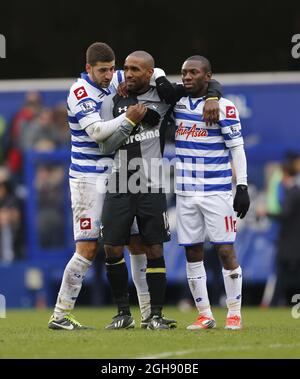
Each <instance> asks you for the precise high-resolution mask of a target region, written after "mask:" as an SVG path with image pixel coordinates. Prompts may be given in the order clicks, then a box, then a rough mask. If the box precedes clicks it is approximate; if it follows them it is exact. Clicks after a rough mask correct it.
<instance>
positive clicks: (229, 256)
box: [217, 245, 238, 270]
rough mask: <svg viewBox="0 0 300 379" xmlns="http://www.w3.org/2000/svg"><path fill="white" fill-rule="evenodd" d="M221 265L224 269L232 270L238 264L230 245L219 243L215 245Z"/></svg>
mask: <svg viewBox="0 0 300 379" xmlns="http://www.w3.org/2000/svg"><path fill="white" fill-rule="evenodd" d="M217 250H218V254H219V257H220V260H221V262H222V266H223V267H224V268H225V270H233V269H235V268H236V267H237V266H238V263H237V259H236V255H235V251H234V249H233V246H232V245H220V246H218V247H217Z"/></svg>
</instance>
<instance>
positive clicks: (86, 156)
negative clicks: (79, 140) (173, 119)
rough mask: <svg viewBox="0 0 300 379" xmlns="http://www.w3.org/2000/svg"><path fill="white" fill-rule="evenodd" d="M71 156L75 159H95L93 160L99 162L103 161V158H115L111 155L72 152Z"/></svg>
mask: <svg viewBox="0 0 300 379" xmlns="http://www.w3.org/2000/svg"><path fill="white" fill-rule="evenodd" d="M71 156H72V157H73V158H74V159H93V160H99V159H102V158H112V159H113V158H114V155H113V154H111V155H101V154H100V153H99V155H98V154H85V153H77V152H75V151H72V153H71Z"/></svg>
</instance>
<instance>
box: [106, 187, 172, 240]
mask: <svg viewBox="0 0 300 379" xmlns="http://www.w3.org/2000/svg"><path fill="white" fill-rule="evenodd" d="M134 217H136V220H137V224H138V228H139V232H140V236H141V239H142V241H143V242H144V243H145V244H146V245H154V244H160V243H163V242H167V241H169V240H170V230H169V222H168V215H167V200H166V195H165V194H164V193H136V194H133V193H130V192H128V193H110V192H107V193H106V197H105V200H104V205H103V211H102V236H103V242H104V244H106V245H114V246H117V245H128V244H129V239H130V228H131V225H132V223H133V220H134Z"/></svg>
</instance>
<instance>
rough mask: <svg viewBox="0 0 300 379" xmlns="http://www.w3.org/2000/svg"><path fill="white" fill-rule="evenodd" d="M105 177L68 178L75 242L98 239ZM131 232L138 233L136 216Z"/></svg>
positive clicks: (105, 184) (105, 187)
mask: <svg viewBox="0 0 300 379" xmlns="http://www.w3.org/2000/svg"><path fill="white" fill-rule="evenodd" d="M107 179H108V177H107V175H99V176H98V177H95V178H84V180H83V179H81V178H74V179H73V178H70V191H71V204H72V211H73V230H74V240H75V242H77V241H97V240H98V239H99V237H100V234H101V217H102V208H103V203H104V199H105V195H106V190H107ZM131 234H139V230H138V226H137V222H136V218H135V219H134V222H133V224H132V227H131Z"/></svg>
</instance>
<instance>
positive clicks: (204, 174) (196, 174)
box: [176, 168, 232, 179]
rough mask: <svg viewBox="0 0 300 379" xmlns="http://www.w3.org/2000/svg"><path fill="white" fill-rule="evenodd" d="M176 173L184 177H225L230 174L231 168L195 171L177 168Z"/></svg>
mask: <svg viewBox="0 0 300 379" xmlns="http://www.w3.org/2000/svg"><path fill="white" fill-rule="evenodd" d="M176 175H177V176H182V177H184V178H206V179H208V178H227V177H230V176H232V171H231V169H229V170H217V171H196V170H186V169H181V168H177V169H176Z"/></svg>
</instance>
